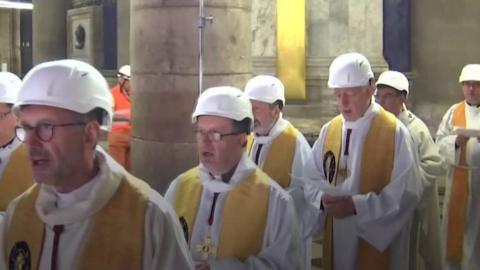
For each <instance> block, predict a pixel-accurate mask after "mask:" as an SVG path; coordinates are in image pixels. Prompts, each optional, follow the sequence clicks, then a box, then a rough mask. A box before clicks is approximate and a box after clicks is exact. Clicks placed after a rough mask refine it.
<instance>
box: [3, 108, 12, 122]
mask: <svg viewBox="0 0 480 270" xmlns="http://www.w3.org/2000/svg"><path fill="white" fill-rule="evenodd" d="M11 112H12V110H10V111H8V112H2V113H0V120H2V119H3V118H5V117H7V116H8V115H9V114H10V113H11Z"/></svg>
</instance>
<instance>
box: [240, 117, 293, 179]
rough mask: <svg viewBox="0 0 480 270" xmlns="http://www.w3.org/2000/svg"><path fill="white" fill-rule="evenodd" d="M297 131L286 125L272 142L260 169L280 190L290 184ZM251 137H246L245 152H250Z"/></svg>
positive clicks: (251, 145) (290, 125)
mask: <svg viewBox="0 0 480 270" xmlns="http://www.w3.org/2000/svg"><path fill="white" fill-rule="evenodd" d="M298 132H299V131H298V130H297V129H296V128H295V127H294V126H292V124H290V123H288V125H287V127H286V128H285V129H284V130H283V131H282V133H280V135H278V136H277V137H276V138H275V139H274V140H273V141H272V144H271V146H270V149H269V151H268V154H267V156H266V159H265V161H264V163H263V168H261V169H262V170H263V171H264V172H265V173H267V175H268V176H270V177H271V178H272V179H273V180H275V181H276V182H277V183H278V184H279V185H280V186H281V187H282V188H287V187H289V186H290V183H291V174H292V166H293V159H294V157H295V147H296V142H297V136H298ZM253 140H254V138H253V136H252V135H250V136H248V141H247V151H248V154H249V155H250V153H251V152H252V147H253Z"/></svg>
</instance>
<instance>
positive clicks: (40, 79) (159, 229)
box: [0, 60, 193, 270]
mask: <svg viewBox="0 0 480 270" xmlns="http://www.w3.org/2000/svg"><path fill="white" fill-rule="evenodd" d="M112 108H113V106H112V97H111V94H110V91H109V89H108V85H107V82H106V81H105V79H104V78H103V77H102V75H101V74H100V72H98V71H97V70H96V69H95V68H93V67H92V66H90V65H89V64H87V63H84V62H81V61H77V60H57V61H52V62H45V63H42V64H39V65H37V66H36V67H34V68H33V69H32V70H30V71H29V72H28V73H27V75H26V77H25V79H24V82H23V85H22V88H21V90H20V93H19V96H18V100H17V102H16V103H15V105H14V109H13V110H14V113H15V115H16V116H17V117H18V127H17V128H16V135H17V137H18V138H19V139H20V140H21V141H23V142H24V143H25V145H26V147H27V149H28V152H29V155H30V159H31V161H32V169H33V176H34V179H35V182H36V184H35V185H34V186H32V187H31V188H29V189H28V190H27V191H26V192H25V193H23V194H22V195H21V196H20V197H17V198H16V199H14V200H13V201H12V202H11V203H10V205H9V207H8V209H7V213H6V216H5V220H4V222H3V223H0V269H39V270H47V269H152V270H153V269H193V264H192V261H191V258H190V255H189V252H188V249H187V246H186V243H185V239H184V237H183V233H182V229H181V227H180V224H179V223H178V219H177V218H176V216H175V213H174V211H173V209H172V208H171V207H170V205H169V204H168V202H166V201H165V200H164V199H163V198H162V197H161V196H160V195H159V194H158V193H157V192H156V191H154V190H153V189H151V188H150V187H149V186H148V185H147V184H146V183H145V182H143V181H142V180H140V179H137V178H135V177H133V176H132V175H130V174H129V173H128V172H127V171H126V170H125V169H124V168H123V167H121V166H120V165H119V164H118V163H117V162H115V161H114V160H113V159H112V158H111V157H110V156H109V155H108V154H106V153H105V152H104V151H102V150H101V148H100V147H97V144H98V141H99V138H100V129H101V128H106V129H108V128H110V126H111V119H112ZM5 256H6V257H5Z"/></svg>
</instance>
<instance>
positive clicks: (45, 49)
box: [32, 0, 72, 65]
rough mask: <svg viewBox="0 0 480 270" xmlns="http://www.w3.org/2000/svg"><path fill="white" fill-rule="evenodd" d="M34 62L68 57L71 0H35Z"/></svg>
mask: <svg viewBox="0 0 480 270" xmlns="http://www.w3.org/2000/svg"><path fill="white" fill-rule="evenodd" d="M33 6H34V9H33V15H32V16H33V18H32V19H33V33H32V39H33V42H32V43H33V44H32V45H33V48H32V53H33V64H34V65H36V64H38V63H41V62H45V61H49V60H55V59H63V58H66V57H67V28H66V27H67V10H68V9H70V8H71V6H72V3H71V1H67V0H33Z"/></svg>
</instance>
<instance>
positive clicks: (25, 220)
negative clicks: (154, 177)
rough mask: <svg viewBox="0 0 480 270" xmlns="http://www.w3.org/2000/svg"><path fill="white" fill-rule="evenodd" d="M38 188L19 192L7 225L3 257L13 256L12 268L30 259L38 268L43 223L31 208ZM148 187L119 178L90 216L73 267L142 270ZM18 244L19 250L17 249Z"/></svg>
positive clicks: (135, 181)
mask: <svg viewBox="0 0 480 270" xmlns="http://www.w3.org/2000/svg"><path fill="white" fill-rule="evenodd" d="M39 190H40V187H39V185H34V186H32V187H31V188H30V189H28V191H26V192H25V193H24V194H23V195H22V198H21V199H20V201H19V203H18V204H17V207H16V209H15V212H14V214H13V216H12V220H11V224H10V226H9V227H8V233H7V237H6V245H5V246H6V249H5V251H6V252H7V253H6V258H7V259H8V258H9V257H10V259H12V257H13V261H15V266H16V267H18V266H19V265H17V263H21V261H22V260H23V261H26V260H30V265H31V269H38V263H39V259H40V256H41V249H42V245H43V238H44V224H43V222H42V221H41V220H40V218H39V217H38V215H37V212H36V210H35V202H36V200H37V197H38V193H39ZM148 190H149V187H148V185H147V184H146V183H144V182H143V181H141V180H139V179H136V178H134V177H133V176H131V175H128V176H126V178H124V179H122V181H121V183H120V186H119V187H118V190H117V191H116V192H115V194H114V195H113V197H112V198H111V199H110V201H109V202H108V203H107V204H106V205H105V207H103V209H101V210H100V211H99V212H98V213H96V214H95V215H94V216H93V219H94V220H93V223H92V226H91V229H90V233H89V234H88V236H87V237H88V240H87V241H86V243H85V247H84V249H83V251H82V252H81V254H79V257H78V261H77V267H76V269H77V270H88V269H142V262H143V239H144V237H145V235H144V233H145V232H144V223H145V211H146V208H147V205H148V202H149V199H148ZM22 244H24V245H23V250H19V249H18V248H19V247H22ZM25 246H27V248H26V249H27V250H28V252H26V251H25V248H24V247H25ZM25 254H28V256H25ZM9 267H12V265H9ZM14 269H20V268H14Z"/></svg>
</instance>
